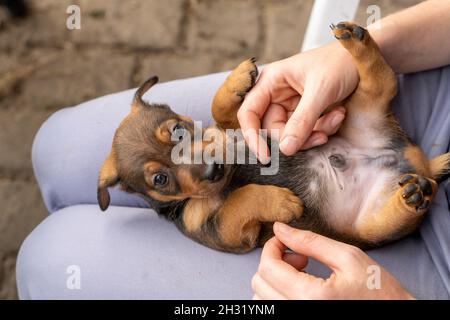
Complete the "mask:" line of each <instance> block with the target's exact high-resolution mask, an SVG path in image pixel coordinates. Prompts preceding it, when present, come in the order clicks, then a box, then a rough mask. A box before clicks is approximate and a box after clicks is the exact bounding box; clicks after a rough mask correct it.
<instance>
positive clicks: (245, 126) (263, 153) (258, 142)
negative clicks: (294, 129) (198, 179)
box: [237, 70, 270, 163]
mask: <svg viewBox="0 0 450 320" xmlns="http://www.w3.org/2000/svg"><path fill="white" fill-rule="evenodd" d="M265 79H266V77H264V70H263V72H262V73H261V76H260V78H259V80H258V81H257V83H256V85H255V86H254V87H253V88H252V89H251V90H250V92H249V93H247V95H246V97H245V99H244V101H243V103H242V105H241V107H240V108H239V111H238V113H237V117H238V120H239V124H240V126H241V129H242V133H243V134H244V138H245V141H246V142H247V144H248V147H249V149H250V150H251V151H252V152H253V153H254V154H255V155H256V156H257V157H258V159H259V160H260V161H261V162H263V163H267V162H269V160H270V159H269V149H268V147H267V143H266V142H265V141H264V140H263V139H262V138H261V137H260V136H259V134H258V132H259V129H260V128H261V119H262V117H263V115H264V113H265V111H266V109H267V107H268V106H269V104H270V91H269V90H268V88H267V85H266V80H265Z"/></svg>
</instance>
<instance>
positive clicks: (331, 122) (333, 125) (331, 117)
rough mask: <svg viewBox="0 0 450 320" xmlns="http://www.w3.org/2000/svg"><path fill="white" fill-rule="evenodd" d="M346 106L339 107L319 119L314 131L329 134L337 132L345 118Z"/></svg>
mask: <svg viewBox="0 0 450 320" xmlns="http://www.w3.org/2000/svg"><path fill="white" fill-rule="evenodd" d="M345 111H346V110H345V108H344V107H337V108H334V109H333V110H331V111H330V112H328V113H326V114H325V115H324V116H322V117H320V118H319V120H317V122H316V125H315V126H314V129H313V130H314V131H321V132H323V133H325V134H326V135H327V136H331V135H333V134H335V133H336V132H337V131H338V130H339V127H340V126H341V124H342V122H343V121H344V119H345Z"/></svg>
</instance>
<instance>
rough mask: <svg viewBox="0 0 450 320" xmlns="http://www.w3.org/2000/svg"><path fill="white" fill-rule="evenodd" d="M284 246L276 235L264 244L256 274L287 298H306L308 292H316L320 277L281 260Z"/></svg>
mask: <svg viewBox="0 0 450 320" xmlns="http://www.w3.org/2000/svg"><path fill="white" fill-rule="evenodd" d="M284 250H286V246H285V245H284V244H283V243H281V242H280V241H279V240H278V239H277V238H276V237H273V238H272V239H270V240H269V241H267V242H266V244H265V245H264V248H263V251H262V254H261V263H260V265H259V268H258V272H257V274H258V275H259V276H260V277H261V278H262V279H263V280H264V281H265V282H267V284H268V285H269V286H271V287H272V288H273V289H274V290H276V291H277V292H279V293H280V294H282V295H283V296H285V297H287V298H294V297H295V298H299V297H302V298H307V297H308V292H312V291H314V292H317V290H319V289H317V287H318V284H319V282H320V281H323V280H322V279H319V278H315V277H314V276H311V275H308V274H306V273H304V272H299V271H298V270H297V269H295V268H294V267H293V266H291V265H290V264H288V263H286V262H284V261H283V260H282V257H283V253H284ZM319 287H320V286H319Z"/></svg>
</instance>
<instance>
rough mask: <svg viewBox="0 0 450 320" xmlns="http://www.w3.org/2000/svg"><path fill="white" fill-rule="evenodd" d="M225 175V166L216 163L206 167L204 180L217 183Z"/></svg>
mask: <svg viewBox="0 0 450 320" xmlns="http://www.w3.org/2000/svg"><path fill="white" fill-rule="evenodd" d="M223 174H224V166H223V164H219V163H215V162H214V163H212V164H208V165H206V170H205V173H204V175H203V178H204V179H205V180H209V181H212V182H215V181H219V180H220V179H222V177H223Z"/></svg>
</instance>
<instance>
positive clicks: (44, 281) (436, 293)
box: [17, 67, 450, 299]
mask: <svg viewBox="0 0 450 320" xmlns="http://www.w3.org/2000/svg"><path fill="white" fill-rule="evenodd" d="M225 76H226V74H225V73H220V74H214V75H209V76H205V77H199V78H193V79H187V80H180V81H173V82H169V83H164V84H160V85H157V86H156V87H154V88H152V89H151V90H150V92H149V93H148V94H147V95H146V97H145V98H146V99H148V100H149V101H152V102H165V103H168V104H169V105H170V106H171V107H172V108H173V110H174V111H175V112H178V113H179V114H182V115H188V116H191V117H192V118H194V119H195V120H202V121H204V124H205V123H210V122H211V115H210V104H211V101H212V97H213V95H214V93H215V91H216V89H217V88H218V87H219V85H220V84H221V82H222V81H223V80H224V78H225ZM399 89H400V93H399V95H398V97H397V98H396V100H395V101H394V104H393V105H394V110H395V113H396V114H397V116H398V117H399V118H400V120H401V123H402V126H403V127H404V128H405V129H406V130H407V132H408V133H409V134H410V136H411V137H412V138H413V140H414V141H415V142H417V143H418V144H420V145H421V146H422V147H423V149H424V150H425V151H426V153H427V154H428V155H429V156H435V155H438V154H441V153H444V152H447V151H449V145H450V143H449V141H450V67H447V68H443V69H437V70H431V71H428V72H422V73H418V74H412V75H408V76H404V77H400V86H399ZM133 93H134V91H133V90H130V91H126V92H121V93H118V94H113V95H109V96H106V97H103V98H99V99H96V100H93V101H89V102H86V103H83V104H81V105H79V106H76V107H73V108H67V109H64V110H61V111H59V112H57V113H55V114H54V115H53V116H51V117H50V119H48V120H47V121H46V122H45V123H44V125H43V126H42V128H41V129H40V131H39V133H38V134H37V136H36V139H35V142H34V146H33V165H34V170H35V173H36V177H37V180H38V182H39V185H40V188H41V191H42V195H43V198H44V201H45V204H46V206H47V208H48V210H49V212H50V215H49V216H48V217H47V218H46V219H45V220H44V221H43V222H42V223H41V224H40V225H39V226H38V227H36V229H35V230H34V231H33V232H32V233H31V234H30V235H29V236H28V238H27V239H26V240H25V242H24V243H23V245H22V248H21V250H20V253H19V257H18V263H17V282H18V288H19V295H20V297H21V298H22V299H51V298H61V299H71V298H81V299H97V298H106V299H110V298H112V299H115V298H124V299H134V298H138V299H140V298H145V299H147V298H148V299H153V298H155V299H166V298H172V299H248V298H251V297H252V292H251V285H250V281H251V277H252V275H253V274H254V273H255V271H256V269H257V266H258V263H259V257H260V253H261V250H260V249H258V250H254V251H253V252H251V253H248V254H245V255H235V254H227V253H222V252H217V251H214V250H211V249H209V248H206V247H204V246H201V245H199V244H197V243H195V242H194V241H192V240H190V239H188V238H186V237H185V236H183V235H182V234H181V233H180V232H179V231H178V230H177V229H176V228H175V226H174V225H172V224H171V223H169V222H167V221H165V220H163V219H160V218H158V217H157V216H156V214H155V213H154V212H153V211H152V210H150V209H148V208H147V205H146V203H145V202H143V201H142V200H141V199H140V198H138V197H136V196H133V195H129V194H125V193H123V192H121V191H119V190H113V191H112V193H111V197H112V206H111V207H110V209H109V210H108V211H107V212H106V213H101V212H100V210H99V209H98V206H97V200H96V185H97V176H98V171H99V168H100V166H101V164H102V162H103V160H104V159H105V157H106V155H107V153H108V152H109V150H110V147H111V141H112V137H113V134H114V131H115V129H116V128H117V126H118V124H119V123H120V121H121V120H122V119H123V118H124V116H125V115H126V114H127V113H128V112H129V110H130V102H131V99H132V95H133ZM449 195H450V188H449V184H448V183H447V184H446V185H441V188H440V191H439V194H438V196H437V199H436V201H435V202H434V204H433V206H432V209H431V212H430V213H429V215H428V216H427V218H426V219H425V221H424V223H423V224H422V226H421V228H420V230H419V231H418V232H416V233H415V234H413V235H411V236H409V237H408V238H406V239H403V240H401V241H399V242H396V243H393V244H390V245H387V246H385V247H382V248H379V249H376V250H372V251H369V252H368V253H369V255H370V256H372V257H373V258H374V259H375V260H377V261H378V262H379V263H380V264H382V265H383V266H385V267H386V268H387V269H388V270H389V271H390V272H391V273H392V274H394V276H395V277H397V279H399V280H400V281H401V282H402V283H403V285H404V286H405V287H406V288H407V289H408V290H409V291H410V292H411V293H412V294H413V295H415V296H416V297H418V298H428V299H431V298H440V299H448V298H449V293H450V272H449V266H450V211H449ZM308 271H309V272H310V273H312V274H316V275H322V276H324V275H326V274H327V273H328V270H327V268H325V267H324V266H322V265H320V264H319V263H317V262H315V261H311V262H310V264H309V266H308Z"/></svg>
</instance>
